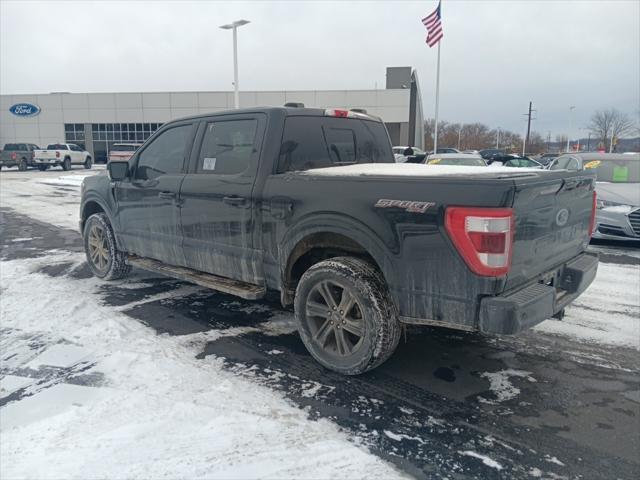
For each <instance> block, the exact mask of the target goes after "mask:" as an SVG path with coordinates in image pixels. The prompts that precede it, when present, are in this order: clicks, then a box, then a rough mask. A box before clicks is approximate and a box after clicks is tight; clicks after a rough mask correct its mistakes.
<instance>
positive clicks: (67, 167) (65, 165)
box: [62, 157, 71, 172]
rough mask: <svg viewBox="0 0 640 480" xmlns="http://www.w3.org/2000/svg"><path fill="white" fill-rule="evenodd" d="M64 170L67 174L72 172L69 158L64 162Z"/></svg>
mask: <svg viewBox="0 0 640 480" xmlns="http://www.w3.org/2000/svg"><path fill="white" fill-rule="evenodd" d="M62 170H64V171H65V172H67V171H69V170H71V159H70V158H69V157H67V158H65V159H64V161H63V162H62Z"/></svg>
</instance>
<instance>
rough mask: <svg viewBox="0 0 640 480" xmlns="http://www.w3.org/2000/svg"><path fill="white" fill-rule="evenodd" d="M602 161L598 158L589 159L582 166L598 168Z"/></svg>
mask: <svg viewBox="0 0 640 480" xmlns="http://www.w3.org/2000/svg"><path fill="white" fill-rule="evenodd" d="M601 163H602V162H601V161H600V160H591V161H590V162H587V163H585V164H584V168H585V169H587V168H598V167H599V166H600V164H601Z"/></svg>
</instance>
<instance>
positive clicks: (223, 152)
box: [197, 119, 258, 175]
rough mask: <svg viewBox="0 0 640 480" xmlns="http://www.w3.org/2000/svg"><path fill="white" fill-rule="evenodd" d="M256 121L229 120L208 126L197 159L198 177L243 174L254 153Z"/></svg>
mask: <svg viewBox="0 0 640 480" xmlns="http://www.w3.org/2000/svg"><path fill="white" fill-rule="evenodd" d="M257 129H258V120H255V119H247V120H228V121H216V122H211V123H209V124H207V130H206V132H205V134H204V138H203V139H202V146H201V147H200V155H199V156H198V170H197V171H198V173H213V174H217V175H235V174H238V173H242V172H244V171H245V170H246V169H247V167H248V166H249V163H250V161H251V155H253V153H254V140H255V137H256V131H257Z"/></svg>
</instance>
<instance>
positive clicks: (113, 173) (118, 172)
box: [107, 161, 129, 182]
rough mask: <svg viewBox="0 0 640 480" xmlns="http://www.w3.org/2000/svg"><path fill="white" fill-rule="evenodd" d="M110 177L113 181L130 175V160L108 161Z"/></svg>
mask: <svg viewBox="0 0 640 480" xmlns="http://www.w3.org/2000/svg"><path fill="white" fill-rule="evenodd" d="M107 170H108V171H109V178H110V179H111V180H112V181H113V182H119V181H120V180H124V179H125V178H127V177H128V176H129V162H126V161H125V162H119V161H111V162H109V163H107Z"/></svg>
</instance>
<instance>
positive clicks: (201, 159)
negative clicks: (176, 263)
mask: <svg viewBox="0 0 640 480" xmlns="http://www.w3.org/2000/svg"><path fill="white" fill-rule="evenodd" d="M265 124H266V116H265V115H263V114H242V115H224V116H220V117H211V118H209V119H206V120H205V121H203V122H202V124H201V126H200V128H199V133H198V136H197V140H196V142H195V146H194V148H195V150H194V152H193V153H192V155H191V168H190V169H189V173H188V174H187V175H186V176H185V178H184V181H183V182H182V187H181V189H180V203H181V205H182V207H181V209H180V213H181V219H182V234H183V237H184V253H185V257H186V261H187V264H188V265H189V266H190V267H191V268H194V269H196V270H200V271H203V272H207V273H211V274H214V275H219V276H223V277H228V278H232V279H235V280H240V281H243V282H247V283H252V284H261V283H263V273H262V254H261V252H260V251H259V250H258V249H254V245H253V230H254V221H255V218H254V211H255V205H254V200H253V197H252V191H253V188H254V183H255V179H256V172H257V170H258V163H259V159H260V147H261V144H262V138H263V135H264V128H265Z"/></svg>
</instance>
